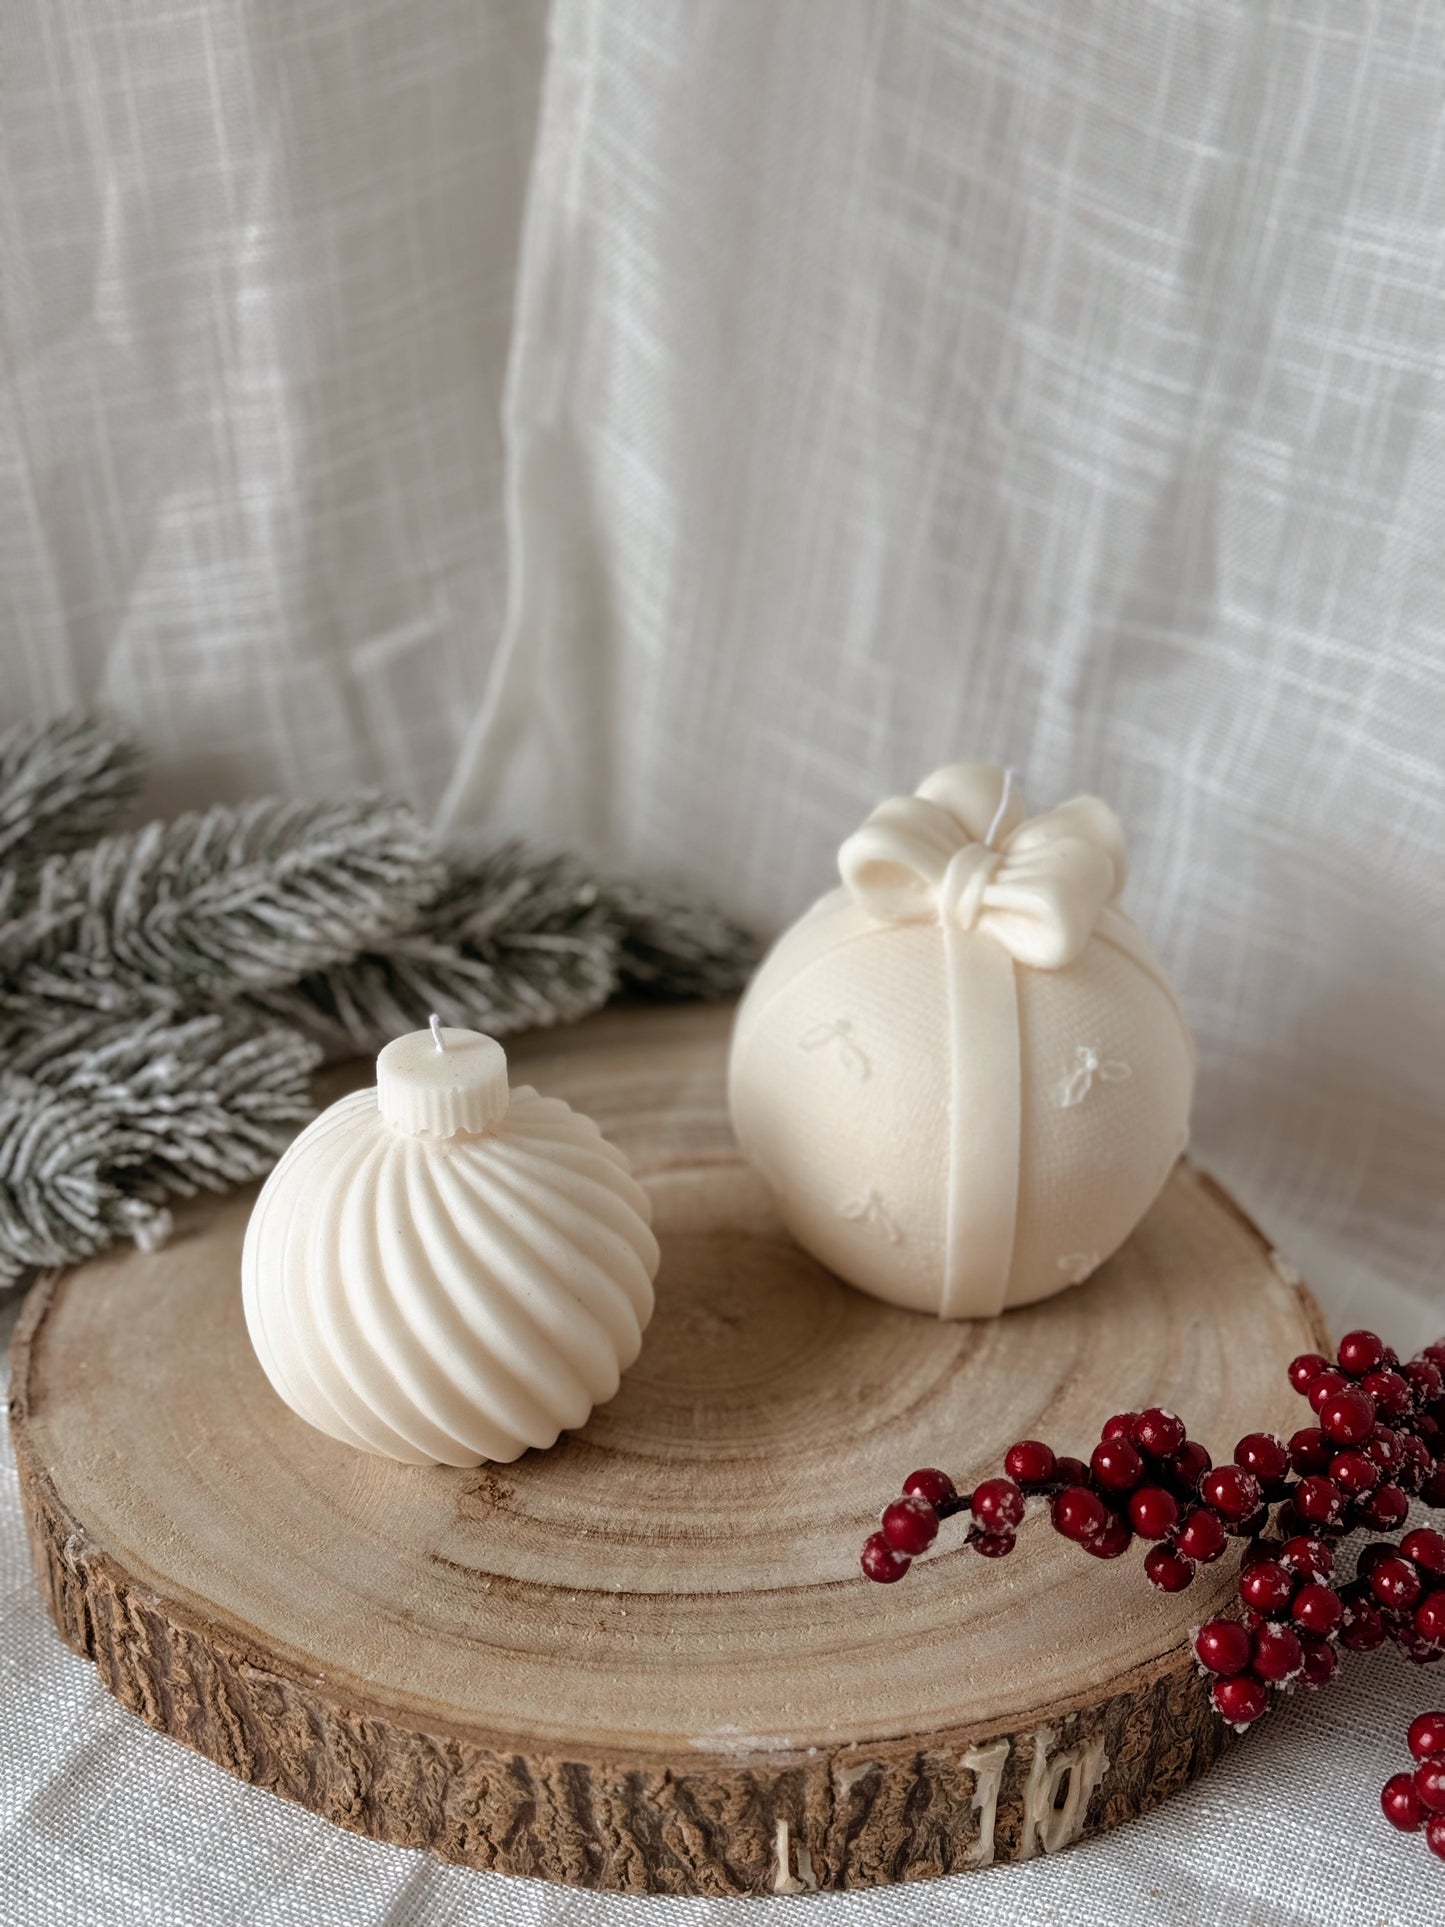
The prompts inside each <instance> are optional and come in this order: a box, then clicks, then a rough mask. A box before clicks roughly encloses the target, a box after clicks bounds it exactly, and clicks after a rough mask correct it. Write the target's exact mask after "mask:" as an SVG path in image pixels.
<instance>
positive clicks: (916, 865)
mask: <svg viewBox="0 0 1445 1927" xmlns="http://www.w3.org/2000/svg"><path fill="white" fill-rule="evenodd" d="M838 868H839V870H840V871H841V873H842V877H843V881H844V883H845V884H846V885H847V887H848V889H849V890H850V891H851V892H852V894H853V896H854V898H855V899H856V901H857V902H858V903H859V904H860V905H861V906H862V907H863V909H864V910H866V911H867V912H868V914H869V915H870V916H872V917H876V918H877V919H878V920H879V921H880V922H884V923H917V922H931V921H933V920H934V919H937V920H938V921H939V922H940V923H944V924H951V925H954V926H955V927H957V928H960V929H963V930H978V931H981V932H982V933H984V934H985V935H987V936H990V937H992V938H993V939H994V941H995V942H996V943H999V944H1002V946H1003V947H1004V949H1005V950H1007V951H1008V953H1009V955H1010V956H1011V957H1013V959H1014V961H1015V962H1016V963H1020V964H1025V965H1028V966H1030V967H1031V968H1033V969H1036V970H1059V969H1062V968H1063V966H1064V965H1065V964H1068V963H1072V962H1073V960H1074V958H1075V957H1077V956H1078V954H1079V952H1080V951H1081V950H1082V949H1083V947H1084V945H1085V944H1086V943H1087V942H1088V941H1089V938H1090V937H1091V936H1092V935H1093V933H1094V928H1095V926H1096V925H1097V923H1098V921H1099V918H1100V916H1101V914H1102V913H1103V911H1104V909H1105V907H1106V905H1108V904H1110V903H1112V902H1113V901H1114V899H1115V898H1116V897H1117V896H1118V895H1119V892H1120V891H1121V890H1122V889H1123V887H1124V879H1125V875H1126V873H1127V858H1126V855H1125V850H1124V832H1123V830H1122V829H1121V828H1120V826H1119V819H1118V818H1117V817H1116V816H1115V814H1114V812H1113V811H1112V810H1111V809H1110V808H1109V807H1108V805H1107V804H1106V803H1101V802H1100V801H1099V799H1098V797H1097V796H1076V797H1073V798H1072V799H1071V800H1070V801H1069V802H1067V803H1061V804H1060V805H1059V807H1058V808H1057V809H1055V810H1049V811H1047V812H1046V813H1045V814H1044V815H1043V816H1036V817H1033V818H1032V819H1028V820H1025V818H1024V803H1023V798H1022V797H1021V796H1020V795H1019V793H1018V791H1017V789H1015V788H1014V787H1013V786H1012V785H1011V784H1010V783H1009V782H1008V781H1007V779H1006V778H1005V776H1004V773H1003V771H1002V770H1000V769H997V768H995V767H994V766H993V765H992V764H988V763H953V764H950V765H949V766H948V768H946V769H940V770H935V771H934V773H933V775H932V776H930V777H929V778H928V779H927V781H926V782H923V783H920V784H919V786H918V790H917V792H916V793H915V794H914V795H913V796H894V797H890V798H889V800H888V801H887V802H886V803H880V804H879V806H878V808H877V809H876V810H874V812H873V814H872V815H871V816H870V817H869V818H868V820H867V822H866V823H865V824H864V825H863V827H862V828H861V829H860V830H857V831H855V832H854V834H853V835H852V836H850V837H849V838H848V840H847V842H846V843H844V845H843V847H842V848H841V849H840V850H839V852H838Z"/></svg>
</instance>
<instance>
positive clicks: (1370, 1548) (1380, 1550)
mask: <svg viewBox="0 0 1445 1927" xmlns="http://www.w3.org/2000/svg"><path fill="white" fill-rule="evenodd" d="M1399 1553H1400V1548H1399V1547H1398V1546H1392V1545H1391V1544H1390V1541H1389V1540H1388V1539H1372V1540H1371V1541H1370V1543H1369V1545H1367V1546H1362V1547H1361V1548H1360V1551H1359V1553H1358V1554H1357V1556H1356V1558H1355V1577H1356V1579H1368V1578H1369V1576H1370V1574H1371V1573H1372V1572H1373V1571H1374V1570H1375V1568H1376V1566H1378V1565H1379V1563H1380V1561H1381V1560H1382V1559H1396V1558H1398V1557H1399Z"/></svg>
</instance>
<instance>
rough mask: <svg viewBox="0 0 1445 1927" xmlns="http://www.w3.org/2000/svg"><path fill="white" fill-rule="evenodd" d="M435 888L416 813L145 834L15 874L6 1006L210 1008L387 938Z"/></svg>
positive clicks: (233, 815)
mask: <svg viewBox="0 0 1445 1927" xmlns="http://www.w3.org/2000/svg"><path fill="white" fill-rule="evenodd" d="M444 879H445V871H444V869H443V866H442V865H441V863H440V861H439V860H438V858H437V857H436V856H435V854H434V853H433V851H432V850H431V847H430V845H429V843H428V840H427V837H426V834H425V832H424V830H423V828H422V826H421V825H420V823H419V822H418V821H417V819H416V818H415V816H413V814H412V813H411V811H410V810H408V809H406V808H405V807H404V806H403V805H401V804H396V803H388V802H385V801H383V800H381V799H379V798H375V797H370V796H355V797H350V798H347V799H345V800H344V801H342V802H333V803H314V802H290V801H277V800H274V799H271V800H266V801H263V802H257V803H247V804H243V805H241V806H240V807H239V808H230V807H226V806H218V807H216V808H214V809H210V810H206V811H204V812H199V813H193V814H190V815H187V816H182V817H179V818H178V819H177V820H176V821H175V822H174V823H150V824H147V826H146V827H145V828H144V829H142V830H137V831H135V832H133V833H130V834H127V835H123V836H112V837H106V838H104V839H103V840H102V841H101V842H99V843H96V844H93V845H92V846H91V847H90V848H88V849H84V850H79V851H76V852H75V853H74V854H72V855H69V856H56V857H50V858H48V859H47V860H46V861H45V862H44V863H43V864H42V865H41V866H40V868H39V869H38V870H37V871H35V872H34V874H33V875H30V876H26V877H23V878H22V879H21V883H20V886H19V888H18V889H17V890H16V891H15V892H14V893H13V897H12V903H11V906H10V913H9V915H8V917H7V918H6V920H5V921H4V922H3V923H0V982H3V984H4V1001H5V1008H6V1011H7V1012H8V1014H9V1018H10V1020H11V1021H12V1022H15V1021H23V1019H24V1015H25V1013H26V1012H27V1011H28V1012H30V1013H31V1015H32V1016H34V1015H35V1014H36V1011H37V1006H38V1004H39V1003H40V1002H41V1001H42V1000H44V1001H45V1002H48V1003H50V1004H52V1005H55V1006H59V1007H70V1008H75V1007H77V1006H79V1007H84V1008H89V1009H92V1010H97V1011H106V1012H114V1013H120V1012H122V1011H124V1012H128V1013H131V1014H133V1015H137V1016H138V1015H140V1014H142V1013H143V1012H144V1011H146V1010H147V1009H155V1008H158V1007H159V1008H179V1009H190V1010H195V1009H202V1008H206V1007H213V1006H216V1005H219V1004H223V1003H225V1002H227V1001H228V1000H229V999H231V998H234V997H237V996H239V995H241V994H242V993H243V992H245V991H248V990H249V991H254V990H261V989H266V988H269V987H271V986H273V985H280V984H285V983H289V982H293V981H294V980H295V979H296V978H298V977H301V976H304V975H306V974H307V973H309V972H312V971H315V970H317V969H321V968H325V967H326V966H329V965H331V964H333V963H335V962H337V961H338V960H340V959H344V958H349V957H352V956H355V955H356V954H357V953H358V952H359V951H363V950H366V949H368V948H370V947H374V946H376V945H378V944H380V943H382V942H384V941H385V940H386V939H388V938H389V937H390V936H391V935H392V934H393V933H394V932H396V931H399V930H403V929H406V928H407V927H408V926H409V925H410V924H411V923H412V922H413V921H414V919H415V917H416V914H417V912H418V910H419V909H420V907H421V906H422V904H424V903H425V902H426V901H427V900H428V899H429V898H430V897H431V896H433V895H434V894H435V893H436V891H437V890H438V889H439V888H440V887H441V885H442V883H443V882H444Z"/></svg>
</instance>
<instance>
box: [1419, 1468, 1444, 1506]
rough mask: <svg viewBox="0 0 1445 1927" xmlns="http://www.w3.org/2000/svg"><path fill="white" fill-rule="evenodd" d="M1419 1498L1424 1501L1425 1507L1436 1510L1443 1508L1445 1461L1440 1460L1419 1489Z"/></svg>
mask: <svg viewBox="0 0 1445 1927" xmlns="http://www.w3.org/2000/svg"><path fill="white" fill-rule="evenodd" d="M1420 1497H1421V1498H1422V1499H1423V1500H1424V1501H1425V1503H1426V1505H1429V1506H1435V1507H1437V1508H1438V1507H1441V1506H1445V1459H1442V1460H1441V1462H1440V1464H1439V1465H1438V1466H1436V1468H1435V1470H1434V1471H1433V1472H1432V1473H1431V1474H1430V1476H1429V1478H1428V1479H1426V1481H1425V1483H1424V1484H1423V1485H1422V1486H1421V1487H1420Z"/></svg>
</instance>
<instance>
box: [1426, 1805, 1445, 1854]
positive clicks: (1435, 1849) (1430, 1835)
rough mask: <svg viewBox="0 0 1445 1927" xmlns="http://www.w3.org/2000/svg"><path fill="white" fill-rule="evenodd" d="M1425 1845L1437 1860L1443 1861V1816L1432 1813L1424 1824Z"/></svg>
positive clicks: (1444, 1834)
mask: <svg viewBox="0 0 1445 1927" xmlns="http://www.w3.org/2000/svg"><path fill="white" fill-rule="evenodd" d="M1425 1845H1426V1846H1427V1847H1428V1848H1429V1849H1430V1851H1431V1853H1433V1854H1434V1856H1435V1858H1436V1859H1437V1860H1445V1814H1440V1813H1432V1814H1431V1815H1430V1818H1429V1819H1428V1820H1427V1821H1426V1822H1425Z"/></svg>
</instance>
